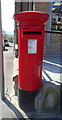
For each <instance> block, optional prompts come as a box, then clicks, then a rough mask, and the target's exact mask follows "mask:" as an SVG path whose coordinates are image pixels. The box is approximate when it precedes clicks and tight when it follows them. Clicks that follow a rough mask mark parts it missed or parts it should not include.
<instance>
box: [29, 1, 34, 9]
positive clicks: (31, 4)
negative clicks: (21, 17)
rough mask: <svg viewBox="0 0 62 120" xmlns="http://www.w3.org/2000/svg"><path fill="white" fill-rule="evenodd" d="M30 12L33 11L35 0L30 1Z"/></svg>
mask: <svg viewBox="0 0 62 120" xmlns="http://www.w3.org/2000/svg"><path fill="white" fill-rule="evenodd" d="M29 11H33V0H29Z"/></svg>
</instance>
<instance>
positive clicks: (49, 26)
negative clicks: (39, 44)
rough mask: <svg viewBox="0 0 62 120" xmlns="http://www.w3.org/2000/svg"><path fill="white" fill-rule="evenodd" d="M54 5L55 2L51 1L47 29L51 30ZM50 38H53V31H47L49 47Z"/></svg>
mask: <svg viewBox="0 0 62 120" xmlns="http://www.w3.org/2000/svg"><path fill="white" fill-rule="evenodd" d="M52 6H53V2H49V13H48V14H49V20H48V27H47V30H48V31H49V30H50V31H51V25H52ZM50 39H51V33H47V38H46V44H47V47H50Z"/></svg>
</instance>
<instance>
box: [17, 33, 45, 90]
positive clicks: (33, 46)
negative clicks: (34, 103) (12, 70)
mask: <svg viewBox="0 0 62 120" xmlns="http://www.w3.org/2000/svg"><path fill="white" fill-rule="evenodd" d="M33 33H34V34H33ZM19 37H20V36H19ZM43 46H44V32H43V31H42V32H40V33H37V34H36V33H35V32H32V33H29V34H28V33H27V34H26V33H24V34H23V36H22V39H21V38H20V41H19V81H18V85H19V87H20V88H21V89H23V90H28V91H33V90H36V89H39V88H40V87H41V85H42V60H43Z"/></svg>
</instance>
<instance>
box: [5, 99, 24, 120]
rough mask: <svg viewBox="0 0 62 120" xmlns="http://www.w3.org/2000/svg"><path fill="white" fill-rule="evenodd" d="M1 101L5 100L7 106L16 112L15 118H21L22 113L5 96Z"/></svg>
mask: <svg viewBox="0 0 62 120" xmlns="http://www.w3.org/2000/svg"><path fill="white" fill-rule="evenodd" d="M3 102H5V104H7V106H8V107H9V108H10V109H11V110H12V111H13V112H14V113H15V114H16V116H17V118H23V116H22V114H21V113H20V112H19V111H18V109H17V108H16V107H15V106H14V105H13V104H12V103H11V102H10V101H9V100H8V99H7V98H6V97H5V99H4V100H3ZM15 120H16V118H15Z"/></svg>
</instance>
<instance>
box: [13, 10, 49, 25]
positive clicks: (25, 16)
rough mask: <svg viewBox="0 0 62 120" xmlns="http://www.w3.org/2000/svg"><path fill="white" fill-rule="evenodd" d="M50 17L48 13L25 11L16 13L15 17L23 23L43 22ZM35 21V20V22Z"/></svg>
mask: <svg viewBox="0 0 62 120" xmlns="http://www.w3.org/2000/svg"><path fill="white" fill-rule="evenodd" d="M48 18H49V15H48V14H47V13H41V12H37V11H25V12H20V13H16V14H14V19H15V20H16V21H17V22H19V23H21V24H27V25H28V24H39V25H40V24H43V23H44V22H46V21H47V20H48ZM34 21H35V22H34Z"/></svg>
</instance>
